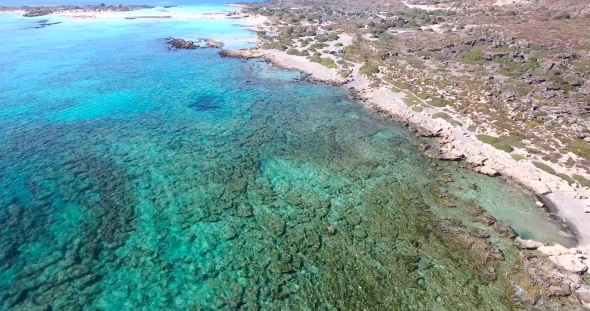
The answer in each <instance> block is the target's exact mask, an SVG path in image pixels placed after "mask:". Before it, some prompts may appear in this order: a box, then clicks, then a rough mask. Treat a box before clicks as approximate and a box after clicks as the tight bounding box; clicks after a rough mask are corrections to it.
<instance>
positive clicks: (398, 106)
mask: <svg viewBox="0 0 590 311" xmlns="http://www.w3.org/2000/svg"><path fill="white" fill-rule="evenodd" d="M220 54H221V55H222V56H227V57H237V58H246V59H249V58H259V59H263V60H265V61H268V62H272V63H273V64H275V65H276V66H278V67H282V68H286V69H293V70H298V71H301V72H303V73H305V74H308V75H309V76H310V77H311V78H312V79H313V80H316V81H318V82H322V83H327V84H331V85H341V86H343V87H347V88H349V91H351V90H352V91H354V94H355V95H354V96H353V97H354V98H355V99H357V100H359V101H361V102H363V103H365V104H366V105H367V106H368V107H370V108H371V109H373V110H374V111H375V112H377V113H379V114H381V115H383V116H387V117H391V118H393V119H395V120H397V121H399V122H402V123H404V124H406V125H407V126H409V127H410V128H412V129H413V130H414V131H416V132H417V133H418V135H422V136H432V137H435V136H436V137H440V140H439V141H440V143H439V145H438V146H435V147H426V146H425V148H424V149H425V151H426V153H427V154H428V155H429V156H431V157H437V158H441V159H446V160H464V161H465V162H467V163H468V164H469V165H470V166H471V167H472V168H473V169H474V170H476V171H477V172H479V173H482V174H486V175H490V176H497V175H499V174H501V175H503V176H504V177H506V178H508V179H510V180H512V181H514V182H516V183H518V184H520V185H522V186H524V187H525V188H527V189H530V190H531V191H532V192H533V193H535V194H536V195H537V196H538V197H539V200H540V202H537V205H538V206H539V207H546V208H547V209H548V210H549V211H550V212H552V213H555V214H558V216H560V217H561V218H562V219H563V220H564V221H565V222H566V223H567V224H568V225H569V227H570V229H571V230H572V232H573V233H574V235H575V237H576V239H577V241H578V249H579V250H580V251H583V252H584V253H590V225H588V224H590V214H589V213H586V212H585V210H586V208H587V206H588V205H589V204H590V200H589V199H588V195H589V194H590V191H589V190H588V189H587V188H581V187H577V188H574V187H572V186H570V185H569V184H568V183H567V182H566V181H564V180H562V179H561V178H559V177H557V176H554V175H551V174H549V173H546V172H544V171H542V170H540V169H538V168H537V167H535V166H534V165H533V164H532V163H531V162H530V161H516V160H514V159H513V158H512V157H511V156H510V155H509V154H508V153H506V152H503V151H500V150H498V149H496V148H494V147H492V146H490V145H487V144H484V143H482V142H480V141H479V140H477V138H476V137H475V133H473V132H470V131H468V130H467V129H466V128H464V127H459V126H455V125H452V124H451V123H450V122H448V121H446V120H444V119H433V118H432V117H431V115H432V114H433V113H435V112H438V111H442V108H436V107H432V108H427V109H424V111H422V112H416V111H413V110H412V109H411V108H409V107H408V106H407V105H406V104H405V103H404V102H403V98H404V97H405V96H406V94H405V93H403V92H401V91H400V92H394V91H392V90H391V87H387V88H384V87H379V88H370V87H369V84H370V81H369V80H368V79H366V78H365V77H363V76H359V75H358V68H359V67H360V65H359V64H356V66H355V68H354V69H353V70H352V71H351V76H349V78H347V79H344V78H342V77H340V75H339V74H338V72H337V70H336V69H328V68H326V67H324V66H322V65H321V64H319V63H313V62H310V61H309V60H307V59H306V58H304V57H300V56H296V55H288V54H287V53H285V52H282V51H278V50H263V49H258V48H252V49H242V50H233V51H222V52H221V53H220Z"/></svg>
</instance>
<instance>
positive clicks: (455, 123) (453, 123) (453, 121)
mask: <svg viewBox="0 0 590 311" xmlns="http://www.w3.org/2000/svg"><path fill="white" fill-rule="evenodd" d="M451 124H452V125H454V126H463V123H461V122H459V121H457V120H451Z"/></svg>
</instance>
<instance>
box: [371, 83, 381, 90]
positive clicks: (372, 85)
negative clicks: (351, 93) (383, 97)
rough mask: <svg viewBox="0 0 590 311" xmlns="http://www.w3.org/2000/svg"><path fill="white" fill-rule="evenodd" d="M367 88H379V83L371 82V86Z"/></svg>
mask: <svg viewBox="0 0 590 311" xmlns="http://www.w3.org/2000/svg"><path fill="white" fill-rule="evenodd" d="M369 87H370V88H372V89H374V88H378V87H379V82H373V83H371V84H369Z"/></svg>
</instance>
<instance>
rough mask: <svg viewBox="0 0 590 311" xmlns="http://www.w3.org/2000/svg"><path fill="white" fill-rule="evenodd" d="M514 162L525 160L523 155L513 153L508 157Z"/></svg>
mask: <svg viewBox="0 0 590 311" xmlns="http://www.w3.org/2000/svg"><path fill="white" fill-rule="evenodd" d="M510 156H511V157H512V158H513V159H514V160H516V161H520V160H524V159H526V158H525V157H524V156H523V155H520V154H516V153H513V154H511V155H510Z"/></svg>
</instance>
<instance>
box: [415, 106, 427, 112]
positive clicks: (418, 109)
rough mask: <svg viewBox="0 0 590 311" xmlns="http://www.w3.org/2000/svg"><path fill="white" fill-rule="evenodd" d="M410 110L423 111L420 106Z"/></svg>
mask: <svg viewBox="0 0 590 311" xmlns="http://www.w3.org/2000/svg"><path fill="white" fill-rule="evenodd" d="M412 110H413V111H416V112H422V111H424V108H422V107H420V106H414V107H412Z"/></svg>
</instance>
